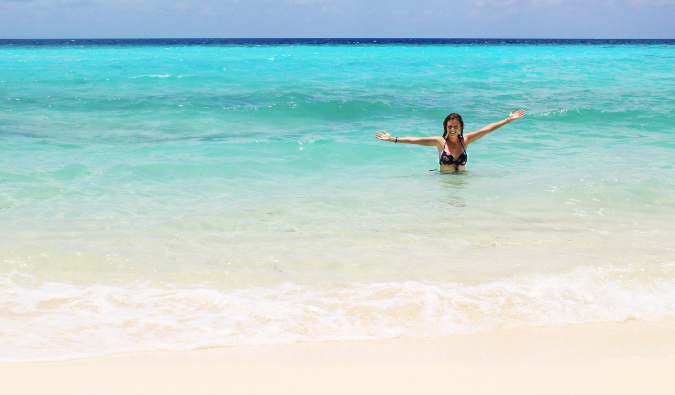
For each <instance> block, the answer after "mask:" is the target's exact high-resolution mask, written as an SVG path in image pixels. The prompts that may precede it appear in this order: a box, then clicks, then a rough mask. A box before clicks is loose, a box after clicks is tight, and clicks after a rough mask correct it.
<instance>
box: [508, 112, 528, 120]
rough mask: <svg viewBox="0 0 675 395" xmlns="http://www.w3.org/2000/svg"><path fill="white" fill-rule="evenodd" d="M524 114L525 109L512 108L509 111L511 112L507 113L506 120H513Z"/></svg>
mask: <svg viewBox="0 0 675 395" xmlns="http://www.w3.org/2000/svg"><path fill="white" fill-rule="evenodd" d="M524 115H525V110H520V111H518V112H516V110H513V111H511V114H509V117H508V118H507V120H508V121H509V122H511V121H515V120H516V119H518V118H522V117H523V116H524Z"/></svg>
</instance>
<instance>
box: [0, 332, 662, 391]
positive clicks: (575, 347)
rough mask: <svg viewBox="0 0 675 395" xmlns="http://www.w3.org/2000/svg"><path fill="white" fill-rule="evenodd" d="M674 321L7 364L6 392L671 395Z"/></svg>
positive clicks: (1, 377)
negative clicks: (571, 394)
mask: <svg viewBox="0 0 675 395" xmlns="http://www.w3.org/2000/svg"><path fill="white" fill-rule="evenodd" d="M674 372H675V320H666V321H657V322H638V321H628V322H624V323H596V324H584V325H567V326H563V327H540V328H531V327H530V328H518V329H510V330H498V331H492V332H485V333H480V334H474V335H458V336H452V337H447V338H435V339H394V340H387V341H372V342H334V343H301V344H294V345H283V346H264V347H225V348H213V349H202V350H194V351H186V352H168V351H167V352H139V353H129V354H117V355H112V356H107V357H99V358H88V359H80V360H71V361H62V362H39V363H10V364H0V382H1V383H2V388H3V390H2V393H6V394H45V393H49V394H122V393H123V394H154V393H157V394H160V393H161V394H186V393H189V394H213V393H223V394H268V393H269V394H271V393H274V394H310V393H320V394H412V393H424V394H449V393H461V394H495V393H500V394H524V393H527V394H570V393H574V394H636V393H644V394H672V393H675V374H674Z"/></svg>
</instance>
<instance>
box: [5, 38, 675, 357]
mask: <svg viewBox="0 0 675 395" xmlns="http://www.w3.org/2000/svg"><path fill="white" fill-rule="evenodd" d="M674 65H675V46H674V45H671V44H668V45H664V44H649V45H646V44H632V45H618V44H614V45H610V44H606V45H543V44H537V45H524V44H522V43H521V44H519V43H513V44H504V45H468V44H467V45H394V44H391V45H377V46H375V45H330V46H326V45H275V46H264V45H263V46H251V45H201V46H190V45H188V46H185V45H138V46H125V45H111V46H97V45H84V46H73V45H56V46H0V111H1V112H2V115H1V116H0V334H1V335H2V339H3V340H2V342H3V344H2V346H1V347H2V350H3V352H2V357H0V360H2V361H13V360H39V359H48V360H51V359H64V358H66V359H67V358H74V357H79V356H84V355H102V354H108V353H112V352H119V351H126V350H156V349H191V348H196V347H204V346H216V345H234V344H280V343H288V342H296V341H325V340H346V339H382V338H391V337H401V336H404V337H405V336H413V337H426V336H446V335H452V334H456V333H472V332H477V331H483V330H489V329H493V328H500V327H514V326H525V325H562V324H567V323H580V322H596V321H623V320H626V319H643V320H657V319H663V318H668V317H674V316H675V307H673V306H675V280H674V275H675V250H674V248H675V243H673V241H672V240H673V233H674V231H675V225H673V222H674V221H673V219H675V172H674V171H673V164H672V157H673V154H674V153H675V143H673V131H674V127H673V125H675V123H674V122H673V118H675V93H674V90H673V87H675V76H674V75H673V74H672V70H673V66H674ZM518 108H524V109H525V110H526V111H527V115H526V117H525V118H523V119H521V120H518V121H516V122H514V123H511V124H509V125H508V126H505V127H504V128H501V129H499V130H498V131H496V132H494V133H493V134H491V135H489V136H487V137H485V138H484V139H482V140H480V141H478V142H476V143H474V144H472V145H471V146H470V147H469V149H468V158H469V161H468V164H467V171H466V172H464V173H462V174H453V175H440V174H439V173H438V172H437V171H429V170H432V169H438V158H437V153H436V150H435V149H434V148H428V147H420V146H411V145H402V144H396V145H394V144H391V143H385V142H381V141H378V140H377V139H375V138H374V133H375V132H376V131H380V130H387V131H388V132H390V133H392V134H393V135H396V136H406V135H410V136H429V135H440V134H441V133H442V120H443V118H444V117H445V116H446V115H447V114H448V113H450V112H458V113H460V114H462V116H463V117H464V120H465V126H466V132H470V131H473V130H476V129H478V128H480V127H482V126H484V125H486V124H488V123H491V122H495V121H498V120H501V119H503V118H505V117H506V116H507V115H508V112H509V111H510V110H511V109H518Z"/></svg>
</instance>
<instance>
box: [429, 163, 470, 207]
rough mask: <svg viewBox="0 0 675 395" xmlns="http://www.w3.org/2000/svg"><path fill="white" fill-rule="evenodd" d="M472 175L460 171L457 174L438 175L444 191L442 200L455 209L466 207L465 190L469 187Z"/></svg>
mask: <svg viewBox="0 0 675 395" xmlns="http://www.w3.org/2000/svg"><path fill="white" fill-rule="evenodd" d="M471 173H472V172H469V171H460V172H456V173H445V174H441V173H437V174H438V175H439V177H438V183H439V185H440V186H441V188H442V189H443V192H444V193H442V194H441V196H440V200H441V201H442V202H443V203H447V204H449V205H451V206H454V207H465V206H466V199H465V198H464V196H463V190H464V188H465V187H466V186H467V185H469V183H470V177H471Z"/></svg>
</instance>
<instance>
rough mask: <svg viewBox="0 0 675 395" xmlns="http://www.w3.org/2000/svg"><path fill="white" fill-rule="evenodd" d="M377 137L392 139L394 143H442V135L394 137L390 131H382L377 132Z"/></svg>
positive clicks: (431, 145)
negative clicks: (440, 140)
mask: <svg viewBox="0 0 675 395" xmlns="http://www.w3.org/2000/svg"><path fill="white" fill-rule="evenodd" d="M375 137H377V138H378V139H380V140H382V141H391V142H392V143H403V144H418V145H426V146H429V147H434V146H437V145H438V144H440V142H439V139H441V137H393V136H392V135H390V134H389V133H387V132H385V131H382V133H375Z"/></svg>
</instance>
